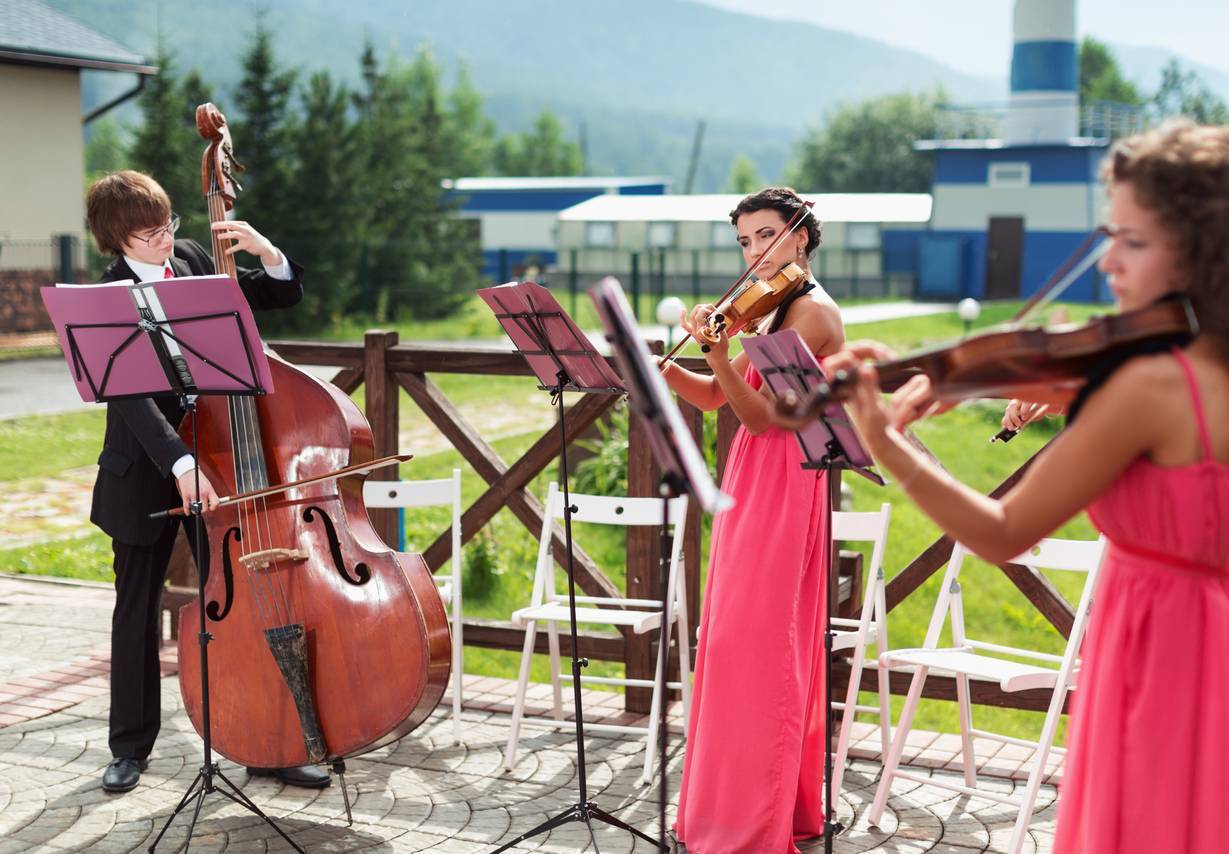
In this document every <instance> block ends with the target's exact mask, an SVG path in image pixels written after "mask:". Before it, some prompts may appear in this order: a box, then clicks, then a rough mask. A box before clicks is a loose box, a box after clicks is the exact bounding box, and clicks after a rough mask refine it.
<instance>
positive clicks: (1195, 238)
mask: <svg viewBox="0 0 1229 854" xmlns="http://www.w3.org/2000/svg"><path fill="white" fill-rule="evenodd" d="M1101 177H1102V178H1104V179H1105V182H1106V184H1107V185H1109V189H1110V191H1111V192H1112V191H1113V184H1114V182H1118V181H1123V182H1126V183H1129V184H1130V185H1131V187H1132V189H1133V190H1134V191H1135V196H1136V198H1137V199H1138V200H1139V202H1140V204H1142V205H1143V206H1145V207H1146V208H1148V209H1149V210H1151V211H1153V212H1154V213H1155V214H1156V215H1157V217H1158V218H1159V219H1160V220H1161V223H1162V224H1163V225H1164V226H1165V227H1166V228H1167V229H1168V230H1169V232H1170V234H1171V235H1172V236H1173V239H1174V241H1175V247H1176V249H1177V252H1178V257H1179V259H1180V261H1179V263H1180V264H1181V265H1182V266H1181V268H1180V269H1179V270H1178V274H1179V276H1180V277H1181V278H1182V280H1183V281H1184V282H1185V284H1186V295H1187V296H1188V297H1189V298H1190V300H1191V304H1192V305H1193V306H1194V308H1195V316H1196V317H1197V318H1198V319H1199V327H1200V330H1201V331H1202V332H1203V333H1204V334H1208V335H1211V336H1213V337H1214V338H1216V340H1217V342H1218V343H1219V344H1220V345H1221V350H1222V351H1223V352H1227V353H1229V128H1225V127H1209V126H1206V125H1197V124H1194V123H1193V122H1190V121H1186V120H1178V121H1169V122H1166V123H1165V124H1163V125H1161V126H1160V127H1158V128H1156V129H1155V130H1151V131H1148V132H1147V133H1143V134H1139V135H1138V136H1132V137H1128V138H1126V139H1122V140H1119V141H1118V142H1117V143H1115V144H1114V147H1113V148H1112V149H1111V150H1110V153H1109V154H1108V155H1106V157H1105V160H1104V161H1103V162H1102V164H1101Z"/></svg>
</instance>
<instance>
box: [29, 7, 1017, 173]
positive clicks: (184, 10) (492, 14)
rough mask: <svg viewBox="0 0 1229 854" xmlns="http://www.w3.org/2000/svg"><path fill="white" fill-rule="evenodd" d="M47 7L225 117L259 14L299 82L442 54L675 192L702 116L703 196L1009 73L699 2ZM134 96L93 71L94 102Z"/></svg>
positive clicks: (507, 123) (495, 92)
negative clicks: (190, 80)
mask: <svg viewBox="0 0 1229 854" xmlns="http://www.w3.org/2000/svg"><path fill="white" fill-rule="evenodd" d="M47 2H48V3H49V4H50V5H52V6H54V7H56V8H58V9H60V10H62V11H64V12H66V13H68V14H70V15H72V16H74V17H75V18H77V19H78V20H80V21H82V22H83V23H85V24H87V25H88V26H90V27H93V28H94V29H97V30H99V31H100V32H103V33H105V34H107V35H109V36H111V37H112V38H114V39H116V40H117V41H119V42H120V43H122V44H125V45H127V46H129V47H131V48H133V49H134V50H137V51H139V52H143V53H145V54H147V55H149V54H152V53H153V52H154V47H155V44H156V39H157V33H158V32H159V29H161V32H162V33H163V34H164V37H165V39H166V42H167V44H168V45H169V46H170V47H171V48H172V49H173V50H174V52H175V55H176V65H177V67H178V70H179V71H181V72H182V71H183V70H185V69H187V68H191V67H198V68H200V69H201V71H202V72H203V74H204V75H205V77H206V78H207V79H208V80H209V81H211V82H212V83H213V84H214V85H215V86H216V87H217V89H218V91H219V101H220V102H221V103H220V106H222V107H223V109H224V110H225V108H226V106H227V105H228V102H229V98H228V92H229V90H230V89H231V88H232V87H233V86H234V84H235V83H236V82H237V81H238V79H239V77H240V73H241V72H240V69H239V66H238V57H239V55H240V54H241V52H242V50H243V49H244V47H245V46H246V44H247V41H248V38H247V37H248V35H249V34H250V32H251V29H252V27H253V25H254V22H255V21H256V20H257V19H258V18H263V20H264V21H265V23H266V24H267V25H268V26H269V27H270V28H271V29H272V30H273V31H274V33H275V34H276V37H275V39H274V46H275V49H276V51H277V53H278V57H279V60H280V61H281V62H282V63H284V64H286V65H290V66H293V67H297V68H299V69H300V70H301V71H302V72H303V76H306V74H307V73H309V72H311V71H314V70H316V69H319V68H326V69H328V70H329V71H330V72H331V73H332V74H333V75H334V77H335V78H337V79H341V80H345V81H347V82H349V83H354V82H355V81H356V79H357V76H358V56H359V53H360V50H361V49H362V45H363V42H364V40H365V39H370V40H371V41H372V43H373V44H374V45H375V46H376V47H377V49H378V50H379V51H380V52H381V53H382V54H387V53H389V52H393V53H397V54H399V55H402V56H407V57H408V56H412V55H413V53H414V52H415V51H416V50H417V49H418V47H419V46H420V45H429V46H430V48H431V50H432V52H433V53H434V54H435V56H436V58H437V59H438V60H439V61H440V62H441V64H442V65H443V67H444V68H445V69H449V70H451V69H455V68H456V66H457V63H459V62H464V63H465V64H466V65H467V66H468V68H469V71H470V73H471V76H472V79H473V81H474V83H475V85H476V86H477V88H478V89H479V90H480V91H481V92H483V93H484V95H485V96H486V99H487V111H488V113H489V114H490V115H491V116H492V118H494V119H495V120H496V122H497V124H498V125H499V126H500V128H501V130H505V131H507V130H520V129H524V128H527V127H528V126H529V124H530V123H531V121H532V119H533V117H534V116H535V115H536V114H537V113H539V112H540V111H542V110H544V109H549V110H551V111H553V112H555V113H556V114H558V115H559V116H561V117H562V118H563V119H564V120H565V121H566V122H567V123H568V124H569V126H570V127H571V129H572V132H573V133H574V134H575V133H579V129H580V125H581V123H582V122H583V123H584V130H585V135H586V138H587V141H588V149H589V156H590V160H589V162H590V167H591V171H594V172H596V173H598V174H615V173H619V174H666V175H672V176H674V178H675V187H676V189H678V190H681V189H682V182H683V176H684V175H685V173H686V170H687V163H688V159H689V157H690V153H691V147H692V142H693V138H694V135H695V130H696V125H697V122H698V121H699V120H701V119H703V120H704V121H705V122H706V129H705V134H704V141H703V147H702V151H701V157H700V162H699V166H698V169H697V180H696V186H695V189H696V190H697V191H714V190H719V189H721V188H722V185H723V184H724V181H725V179H726V176H727V175H728V173H729V169H730V165H731V163H732V162H733V160H734V158H735V157H736V156H737V155H738V154H740V153H745V154H747V155H748V156H750V157H751V158H752V159H753V160H754V161H755V162H756V164H757V166H758V168H759V171H760V173H761V175H762V176H763V177H764V178H765V179H766V180H775V179H778V178H780V176H781V174H782V172H783V170H784V167H785V164H786V161H787V159H788V157H789V154H790V151H791V147H792V146H793V144H794V143H795V141H796V140H797V139H798V138H799V137H801V136H802V135H803V134H805V133H806V132H807V130H808V129H813V128H815V127H817V126H819V125H820V124H822V122H823V118H824V115H825V113H826V112H828V111H830V110H831V109H832V108H833V107H835V106H836V105H837V104H838V103H840V102H841V101H856V100H859V99H862V98H866V97H869V96H873V95H880V94H885V93H889V92H898V91H901V90H904V89H913V90H919V89H928V88H931V87H934V86H937V85H942V86H943V87H945V89H946V91H947V93H948V95H949V96H950V97H951V98H953V99H954V100H957V101H986V100H996V99H999V98H1001V97H1002V95H1003V84H1002V82H1001V81H994V80H989V79H982V78H977V77H973V76H970V75H967V74H963V73H961V72H958V71H955V70H953V69H951V68H948V67H946V66H944V65H942V64H940V63H937V62H934V61H932V60H930V59H928V58H926V57H924V56H922V55H921V54H918V53H915V52H912V51H908V50H903V49H900V48H896V47H891V46H888V45H885V44H882V43H879V42H876V41H873V40H871V39H866V38H862V37H860V36H856V35H852V34H849V33H845V32H841V31H837V30H830V29H824V28H822V27H818V26H813V25H810V24H799V23H785V22H780V21H771V20H766V19H762V18H757V17H753V16H749V15H742V14H737V13H732V12H727V11H723V10H720V9H715V8H712V7H710V6H705V5H701V4H699V3H694V2H687V0H617V2H616V0H580V2H577V0H449V2H446V3H440V2H432V0H409V2H406V0H365V2H353V0H295V2H292V0H211V2H207V3H177V2H159V0H47ZM128 86H130V82H129V81H128V80H123V79H118V75H98V74H95V75H92V79H91V80H90V81H89V82H88V83H87V85H86V86H85V92H86V98H87V100H88V101H89V102H90V103H87V104H86V105H85V106H86V108H87V109H88V108H89V107H90V106H92V105H93V104H96V103H101V102H102V101H104V100H106V99H107V98H109V97H112V96H113V95H114V94H116V93H118V92H120V91H123V90H124V89H125V88H127V87H128ZM125 115H127V116H133V115H135V114H134V113H133V111H132V110H131V108H129V109H128V111H127V112H126V113H125Z"/></svg>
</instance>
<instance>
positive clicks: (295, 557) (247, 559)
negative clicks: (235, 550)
mask: <svg viewBox="0 0 1229 854" xmlns="http://www.w3.org/2000/svg"><path fill="white" fill-rule="evenodd" d="M300 560H307V552H306V551H305V550H304V549H282V548H276V549H261V550H260V551H258V552H249V553H248V554H245V555H242V556H241V557H240V558H239V563H241V564H243V566H244V567H245V568H246V569H248V570H254V569H255V570H260V569H268V568H269V566H270V565H271V564H275V563H281V562H283V561H300Z"/></svg>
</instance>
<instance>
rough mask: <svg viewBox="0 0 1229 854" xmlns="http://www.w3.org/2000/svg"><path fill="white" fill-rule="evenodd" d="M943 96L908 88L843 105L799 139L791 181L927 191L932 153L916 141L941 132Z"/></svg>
mask: <svg viewBox="0 0 1229 854" xmlns="http://www.w3.org/2000/svg"><path fill="white" fill-rule="evenodd" d="M942 97H943V94H942V92H941V91H936V92H934V93H931V94H927V93H919V94H913V93H902V94H897V95H884V96H882V97H878V98H871V99H868V100H865V101H862V102H859V103H856V104H844V105H842V106H841V107H839V108H838V109H837V110H836V112H835V113H833V114H832V115H830V116H829V118H828V122H827V124H826V125H825V126H824V127H823V129H822V130H819V131H813V132H811V133H809V134H808V135H807V136H806V137H804V139H803V140H802V142H801V143H800V144H799V146H798V150H797V152H796V155H795V164H794V166H793V168H792V169H791V170H790V182H791V183H792V185H793V186H794V187H797V188H798V189H799V190H804V191H807V192H822V193H874V192H897V193H924V192H926V191H927V190H928V189H929V188H930V176H931V159H930V158H929V157H928V156H927V155H925V154H922V153H920V152H917V151H914V149H913V144H914V143H915V142H916V141H917V140H919V139H933V138H935V136H936V134H937V130H938V112H939V111H938V106H939V103H940V101H941V99H942Z"/></svg>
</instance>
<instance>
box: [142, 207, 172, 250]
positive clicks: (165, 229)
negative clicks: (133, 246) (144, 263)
mask: <svg viewBox="0 0 1229 854" xmlns="http://www.w3.org/2000/svg"><path fill="white" fill-rule="evenodd" d="M177 231H179V214H174V213H173V214H171V221H170V222H168V223H167V224H166V225H164V226H162V227H161V228H158V229H155V230H154V231H153V232H152V233H151V234H149V235H148V236H146V237H142V236H141V235H139V234H134V235H132V236H133V239H135V240H139V241H141V242H142V243H144V244H145V245H146V246H150V245H151V244H153V242H154V241H155V240H161V239H162V235H164V234H174V233H175V232H177Z"/></svg>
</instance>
